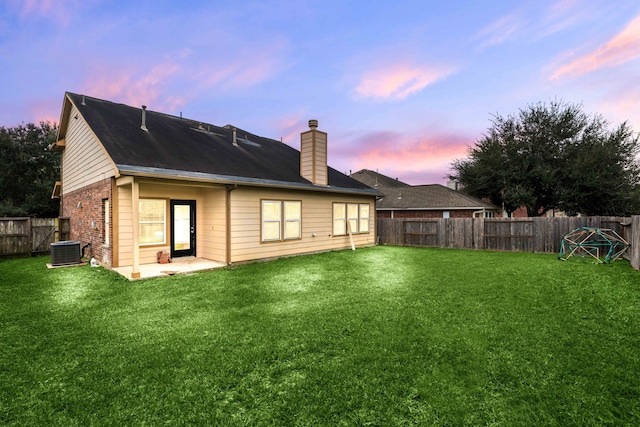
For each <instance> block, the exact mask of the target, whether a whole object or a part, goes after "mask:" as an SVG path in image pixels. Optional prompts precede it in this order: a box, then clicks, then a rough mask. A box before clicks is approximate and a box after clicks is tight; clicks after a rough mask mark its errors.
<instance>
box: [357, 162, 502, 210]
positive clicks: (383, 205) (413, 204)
mask: <svg viewBox="0 0 640 427" xmlns="http://www.w3.org/2000/svg"><path fill="white" fill-rule="evenodd" d="M351 177H352V178H355V179H357V180H358V181H361V182H363V183H365V184H367V185H368V186H370V187H374V188H376V189H378V190H380V191H381V192H382V193H383V194H384V197H383V198H381V199H380V200H378V202H377V204H376V209H381V210H391V209H415V210H454V209H458V210H460V209H474V210H476V209H478V210H479V209H492V210H496V209H498V208H497V207H496V206H494V205H492V204H491V203H487V202H484V201H482V200H480V199H476V198H475V197H471V196H468V195H466V194H464V193H461V192H459V191H456V190H453V189H451V188H449V187H445V186H444V185H440V184H430V185H409V184H406V183H404V182H402V181H399V180H398V179H393V178H391V177H388V176H386V175H383V174H381V173H378V172H374V171H370V170H368V169H363V170H361V171H358V172H355V173H353V174H351Z"/></svg>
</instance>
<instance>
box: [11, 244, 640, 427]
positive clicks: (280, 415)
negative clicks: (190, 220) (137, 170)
mask: <svg viewBox="0 0 640 427" xmlns="http://www.w3.org/2000/svg"><path fill="white" fill-rule="evenodd" d="M46 262H48V258H32V259H20V260H4V261H0V424H1V425H20V426H23V425H47V426H50V425H60V426H74V425H77V426H87V425H114V426H115V425H118V426H119V425H153V426H155V425H187V424H189V425H191V424H202V425H205V424H207V425H251V426H254V425H329V426H336V425H345V426H352V425H380V426H394V425H398V426H406V425H450V426H459V425H473V426H476V425H500V426H529V425H544V426H571V425H574V426H588V425H629V426H631V425H640V272H637V271H634V270H633V269H632V268H631V267H630V266H629V264H628V263H627V262H626V261H616V262H615V263H614V264H612V265H596V264H592V263H590V262H585V261H581V260H573V259H572V260H570V261H566V262H565V261H559V260H558V259H557V257H556V256H555V255H539V254H522V253H495V252H482V251H462V250H446V249H426V248H399V247H374V248H368V249H362V250H357V251H355V252H352V251H341V252H331V253H324V254H319V255H313V256H304V257H297V258H289V259H281V260H277V261H272V262H267V263H255V264H249V265H244V266H239V267H235V268H226V269H222V270H217V271H212V272H207V273H199V274H193V275H188V276H174V277H166V278H159V279H152V280H146V281H137V282H129V281H127V280H126V279H124V278H122V277H120V276H118V275H117V274H115V273H112V272H110V271H108V270H104V269H102V268H91V267H88V266H87V267H72V268H64V269H55V270H47V269H46V267H45V263H46Z"/></svg>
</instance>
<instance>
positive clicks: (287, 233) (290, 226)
mask: <svg viewBox="0 0 640 427" xmlns="http://www.w3.org/2000/svg"><path fill="white" fill-rule="evenodd" d="M284 224H285V225H284V238H285V239H299V238H300V221H287V222H285V223H284Z"/></svg>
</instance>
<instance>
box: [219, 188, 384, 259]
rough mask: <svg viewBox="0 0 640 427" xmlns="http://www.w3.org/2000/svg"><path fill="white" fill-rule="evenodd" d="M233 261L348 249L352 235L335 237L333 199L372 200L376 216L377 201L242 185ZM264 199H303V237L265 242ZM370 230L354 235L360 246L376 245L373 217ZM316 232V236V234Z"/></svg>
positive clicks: (235, 200) (237, 194)
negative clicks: (262, 225) (262, 207)
mask: <svg viewBox="0 0 640 427" xmlns="http://www.w3.org/2000/svg"><path fill="white" fill-rule="evenodd" d="M231 197H232V198H231V232H232V241H231V261H232V262H241V261H249V260H255V259H261V258H270V257H278V256H287V255H293V254H297V253H306V252H317V251H326V250H332V249H344V248H349V247H350V246H351V242H350V239H349V236H339V237H333V235H332V233H333V202H349V203H369V204H370V206H371V207H370V209H371V212H372V215H373V207H374V201H373V198H372V197H366V196H338V195H333V194H324V193H312V192H304V191H287V190H275V189H274V190H265V189H250V188H239V189H237V190H235V191H233V192H232V193H231ZM261 199H275V200H301V201H302V238H301V239H298V240H291V241H281V242H270V243H261V236H260V221H261V218H260V209H261V204H260V200H261ZM369 228H370V232H369V233H367V234H359V235H354V243H355V245H356V246H357V247H362V246H367V245H373V244H374V243H375V234H374V230H373V218H370V219H369ZM314 233H315V237H313V234H314Z"/></svg>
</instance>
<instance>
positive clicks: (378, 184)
mask: <svg viewBox="0 0 640 427" xmlns="http://www.w3.org/2000/svg"><path fill="white" fill-rule="evenodd" d="M350 176H351V177H352V178H355V179H357V180H358V181H360V182H362V183H364V184H367V185H368V186H369V187H371V188H377V189H382V188H400V187H409V186H410V185H409V184H407V183H405V182H402V181H400V180H399V179H398V178H396V179H393V178H391V177H388V176H386V175H383V174H381V173H378V172H374V171H371V170H369V169H362V170H359V171H358V172H354V173H352V174H351V175H350Z"/></svg>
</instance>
